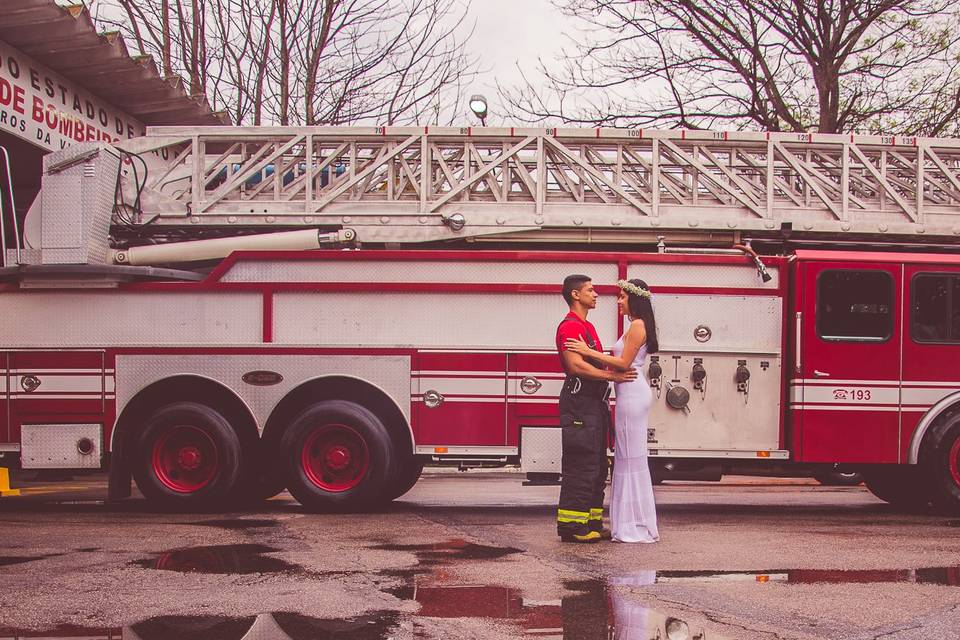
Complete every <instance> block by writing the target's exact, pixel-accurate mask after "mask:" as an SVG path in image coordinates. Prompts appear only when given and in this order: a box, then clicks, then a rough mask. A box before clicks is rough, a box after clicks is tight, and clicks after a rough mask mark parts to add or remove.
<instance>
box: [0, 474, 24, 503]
mask: <svg viewBox="0 0 960 640" xmlns="http://www.w3.org/2000/svg"><path fill="white" fill-rule="evenodd" d="M18 495H20V489H11V488H10V470H9V469H7V468H6V467H0V496H3V497H7V496H18Z"/></svg>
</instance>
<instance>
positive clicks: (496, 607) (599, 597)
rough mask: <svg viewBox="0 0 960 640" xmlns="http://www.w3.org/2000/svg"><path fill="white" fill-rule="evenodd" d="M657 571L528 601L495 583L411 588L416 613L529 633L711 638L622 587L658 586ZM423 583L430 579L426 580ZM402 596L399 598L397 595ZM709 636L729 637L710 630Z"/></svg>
mask: <svg viewBox="0 0 960 640" xmlns="http://www.w3.org/2000/svg"><path fill="white" fill-rule="evenodd" d="M654 579H655V573H654V572H653V571H641V572H638V573H636V574H631V575H628V576H621V577H617V578H611V579H610V580H607V581H604V580H578V581H575V582H565V583H564V587H565V588H566V589H567V590H568V591H569V592H570V593H568V594H567V595H565V596H564V597H563V598H561V599H560V600H556V601H548V602H537V601H530V600H525V599H524V598H523V595H522V593H521V591H520V590H519V589H513V588H510V587H496V586H475V585H457V586H444V585H437V584H423V585H421V584H420V580H417V579H415V580H414V582H413V585H412V586H410V587H409V589H410V591H409V592H408V593H409V596H410V597H409V598H408V599H410V600H415V601H416V602H418V603H419V604H420V610H419V612H418V613H417V615H419V616H422V617H429V618H487V619H494V620H504V621H509V622H512V623H514V624H516V625H518V626H519V627H520V628H521V629H522V631H523V633H524V635H530V636H536V637H541V638H576V639H577V640H609V639H610V638H615V639H618V640H651V639H654V638H684V639H685V640H708V636H707V633H706V631H704V630H703V629H702V628H699V627H694V625H692V624H688V623H687V622H685V621H683V620H681V619H680V618H677V617H671V616H668V615H665V614H664V613H662V612H660V611H657V610H654V609H650V608H648V607H646V606H644V605H643V604H642V603H641V602H639V601H637V600H636V599H634V598H633V597H631V596H630V595H628V593H627V592H626V591H625V590H624V589H620V588H618V587H630V586H646V585H650V584H653V582H654ZM424 582H427V581H425V580H424ZM398 597H399V596H398ZM709 639H710V640H725V638H724V637H722V636H718V635H714V634H711V635H710V636H709Z"/></svg>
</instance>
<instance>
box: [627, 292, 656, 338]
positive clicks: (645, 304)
mask: <svg viewBox="0 0 960 640" xmlns="http://www.w3.org/2000/svg"><path fill="white" fill-rule="evenodd" d="M630 284H633V285H636V286H637V287H638V288H640V289H645V290H647V291H649V290H650V287H648V286H647V283H646V282H644V281H643V280H638V279H633V280H630ZM625 293H627V308H628V309H629V310H630V316H631V317H633V318H637V319H639V320H643V326H644V327H645V328H646V330H647V353H656V352H657V351H659V350H660V341H659V340H657V320H656V318H654V317H653V305H652V304H650V298H644V297H643V296H637V295H634V294H632V293H629V292H625Z"/></svg>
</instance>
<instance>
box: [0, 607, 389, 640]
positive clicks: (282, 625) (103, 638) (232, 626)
mask: <svg viewBox="0 0 960 640" xmlns="http://www.w3.org/2000/svg"><path fill="white" fill-rule="evenodd" d="M400 619H401V616H400V614H399V613H398V612H396V611H376V612H373V613H369V614H366V615H363V616H358V617H355V618H341V619H328V618H313V617H310V616H305V615H301V614H299V613H288V612H282V611H281V612H276V613H272V614H269V613H268V614H261V615H258V616H248V617H243V618H228V617H224V616H159V617H156V618H150V619H149V620H144V621H142V622H137V623H136V624H133V625H131V626H129V627H123V628H86V627H73V626H60V627H56V628H54V629H48V630H44V631H29V630H24V629H7V628H2V627H0V638H18V639H19V638H24V639H26V638H38V639H39V638H43V639H44V640H68V639H69V640H78V639H79V638H82V639H83V640H128V639H129V640H170V639H171V638H175V639H176V640H319V639H324V640H387V639H388V638H390V637H392V636H393V635H394V632H395V629H396V627H397V625H399V624H400Z"/></svg>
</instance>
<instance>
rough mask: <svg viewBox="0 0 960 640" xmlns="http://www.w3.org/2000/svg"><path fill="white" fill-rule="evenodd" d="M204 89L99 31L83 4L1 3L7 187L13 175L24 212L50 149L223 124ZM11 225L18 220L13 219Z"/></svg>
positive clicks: (1, 137)
mask: <svg viewBox="0 0 960 640" xmlns="http://www.w3.org/2000/svg"><path fill="white" fill-rule="evenodd" d="M225 121H226V117H225V116H224V115H222V114H218V113H214V112H213V111H212V109H211V108H210V105H209V104H208V103H207V100H206V97H205V96H202V95H200V96H191V95H188V93H187V91H186V90H185V88H184V85H183V81H182V79H180V78H179V77H176V78H164V77H162V76H161V74H160V72H159V70H158V68H157V65H156V63H155V62H154V60H153V58H152V56H142V55H137V54H136V52H131V51H130V50H129V49H128V47H127V45H126V43H125V42H124V40H123V38H121V37H120V34H119V33H117V32H112V33H98V32H97V29H96V27H95V26H94V23H93V18H92V16H91V15H90V13H89V11H88V10H87V9H86V7H84V6H83V5H82V4H73V5H66V6H64V5H63V4H58V3H57V2H55V1H54V0H3V11H0V147H3V148H4V149H6V151H7V153H8V154H9V162H10V168H9V171H10V174H9V180H8V174H7V171H8V169H7V166H6V159H5V158H4V154H3V153H2V152H0V193H3V194H4V198H3V209H2V210H3V215H4V216H5V218H4V220H5V221H6V222H8V224H9V223H10V222H12V220H11V219H10V214H11V212H10V202H9V200H10V199H9V197H8V196H7V195H6V194H7V191H8V189H9V186H10V183H11V182H12V186H13V192H14V194H15V207H16V210H17V214H18V220H21V221H22V220H23V216H24V214H25V212H26V209H27V208H28V207H29V206H30V203H31V202H32V201H33V199H34V197H35V196H36V194H37V192H38V190H39V188H40V178H41V174H42V158H43V156H44V154H46V153H48V152H50V151H54V150H58V149H62V148H63V147H65V146H67V145H69V144H71V143H73V142H82V141H89V140H104V141H110V140H117V139H121V138H128V137H134V136H139V135H142V134H143V132H144V128H145V127H146V126H151V125H216V124H224V123H225ZM7 228H8V229H9V228H10V227H9V226H8V227H7Z"/></svg>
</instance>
